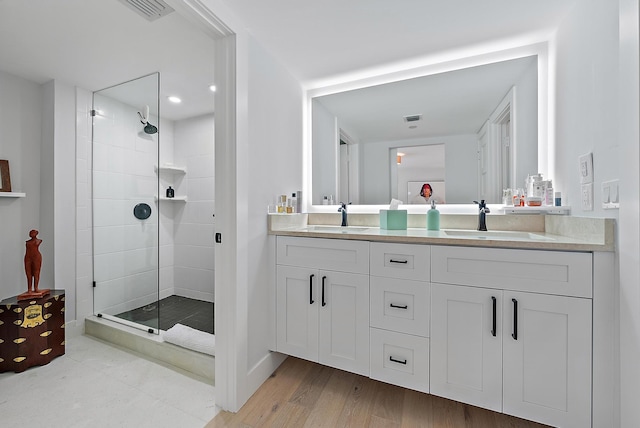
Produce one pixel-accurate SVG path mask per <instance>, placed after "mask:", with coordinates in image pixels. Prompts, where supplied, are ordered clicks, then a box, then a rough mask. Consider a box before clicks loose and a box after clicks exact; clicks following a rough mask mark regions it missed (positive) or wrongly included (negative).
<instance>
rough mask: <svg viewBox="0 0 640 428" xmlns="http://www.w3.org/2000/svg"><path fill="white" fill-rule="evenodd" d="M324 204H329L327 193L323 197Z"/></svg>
mask: <svg viewBox="0 0 640 428" xmlns="http://www.w3.org/2000/svg"><path fill="white" fill-rule="evenodd" d="M322 205H329V198H327V196H326V195H325V196H324V198H322Z"/></svg>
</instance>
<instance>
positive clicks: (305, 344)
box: [276, 265, 320, 362]
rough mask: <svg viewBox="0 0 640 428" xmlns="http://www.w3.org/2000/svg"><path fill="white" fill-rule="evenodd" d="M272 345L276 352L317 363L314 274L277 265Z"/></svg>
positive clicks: (317, 304) (316, 302)
mask: <svg viewBox="0 0 640 428" xmlns="http://www.w3.org/2000/svg"><path fill="white" fill-rule="evenodd" d="M276 276H277V280H276V281H277V282H276V326H277V328H276V331H277V333H276V346H277V350H278V352H282V353H285V354H287V355H293V356H296V357H300V358H304V359H306V360H311V361H316V362H317V361H318V306H319V304H320V302H319V301H318V298H317V295H318V289H317V288H318V287H317V284H318V280H317V278H318V272H317V271H315V270H313V269H306V268H297V267H291V266H280V265H278V266H277V273H276Z"/></svg>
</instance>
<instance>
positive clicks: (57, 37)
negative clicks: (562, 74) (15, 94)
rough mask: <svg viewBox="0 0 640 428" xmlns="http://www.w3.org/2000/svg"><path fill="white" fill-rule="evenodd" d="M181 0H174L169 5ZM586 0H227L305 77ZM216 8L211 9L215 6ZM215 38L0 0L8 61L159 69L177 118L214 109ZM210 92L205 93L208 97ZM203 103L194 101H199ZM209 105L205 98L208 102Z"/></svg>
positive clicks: (103, 7)
mask: <svg viewBox="0 0 640 428" xmlns="http://www.w3.org/2000/svg"><path fill="white" fill-rule="evenodd" d="M175 1H181V0H168V3H172V2H175ZM576 1H584V0H536V1H530V0H483V1H477V0H447V1H443V0H395V1H389V0H322V1H321V2H318V1H316V2H311V1H303V0H225V3H226V4H227V6H228V7H229V8H230V9H231V10H232V11H233V12H234V13H235V15H236V16H237V17H238V18H239V20H240V21H242V22H244V23H246V25H247V27H248V29H249V31H250V32H251V33H252V34H253V35H254V36H255V37H256V38H257V39H258V40H259V41H260V43H261V44H262V45H263V46H264V47H265V49H267V50H268V51H270V52H271V53H272V54H273V55H274V57H276V58H278V59H279V60H280V61H281V62H282V63H283V64H284V66H285V67H287V68H288V69H289V71H290V72H291V73H292V75H294V76H295V77H296V78H297V79H298V80H300V82H301V83H302V84H303V85H306V84H309V83H310V82H313V81H317V80H320V79H324V78H327V77H330V76H336V75H340V74H342V73H347V72H350V71H353V70H358V69H363V68H369V67H373V66H377V65H380V64H385V63H393V62H400V61H403V60H407V59H408V58H415V57H422V56H427V55H430V54H433V53H434V52H440V51H442V50H447V49H455V48H458V47H462V46H468V45H470V44H476V43H483V42H487V41H491V40H497V39H504V38H510V37H514V36H516V35H523V34H531V33H538V34H540V33H542V34H546V33H548V32H549V31H551V30H552V29H553V28H555V27H556V26H557V23H558V22H559V21H560V19H561V18H562V17H563V16H565V14H566V13H567V12H568V10H569V8H570V7H571V5H572V4H573V3H575V2H576ZM214 12H215V11H214ZM212 60H213V42H212V40H211V39H209V37H208V36H207V35H205V34H204V33H202V32H200V31H199V30H198V29H197V28H196V27H194V26H193V25H192V24H190V23H189V22H188V21H186V20H185V19H183V18H182V17H181V16H180V15H179V13H178V12H174V13H171V14H170V15H168V16H166V17H163V18H160V19H158V20H157V21H154V22H148V21H146V20H145V19H144V18H142V17H140V16H139V15H137V14H135V13H134V12H133V11H131V10H130V9H128V8H127V7H125V6H124V5H122V4H121V3H120V2H119V1H118V0H55V1H51V0H0V70H3V71H6V72H9V73H11V74H15V75H18V76H22V77H24V78H27V79H30V80H33V81H36V82H39V83H44V82H46V81H48V80H50V79H58V80H60V81H63V82H66V83H69V84H73V85H77V86H80V87H83V88H86V89H88V90H92V91H93V90H99V89H102V88H105V87H109V86H112V85H115V84H118V83H121V82H125V81H128V80H131V79H134V78H136V77H139V76H143V75H147V74H149V73H152V72H155V71H160V72H161V79H162V82H161V88H162V93H161V96H162V97H166V96H167V95H170V94H174V93H175V94H177V95H179V96H181V97H182V98H183V100H184V102H183V104H182V105H181V106H180V109H175V108H173V107H172V106H167V107H166V108H165V107H163V116H164V115H167V117H169V116H170V118H173V119H179V118H181V117H189V116H192V115H194V114H197V113H202V112H204V111H205V110H208V111H211V109H212V101H211V98H210V94H208V93H207V91H206V90H205V89H206V88H205V89H203V86H204V85H208V84H209V83H211V82H212V80H213V71H212V70H213V65H212ZM205 96H207V97H209V98H203V97H205ZM196 106H197V107H196ZM203 106H205V107H206V108H204V107H203Z"/></svg>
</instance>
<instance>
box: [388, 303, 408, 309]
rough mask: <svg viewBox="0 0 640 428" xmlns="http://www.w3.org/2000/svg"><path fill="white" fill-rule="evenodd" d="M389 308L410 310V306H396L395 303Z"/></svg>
mask: <svg viewBox="0 0 640 428" xmlns="http://www.w3.org/2000/svg"><path fill="white" fill-rule="evenodd" d="M389 306H391V307H392V308H396V309H408V308H409V306H408V305H404V306H401V305H394V304H393V303H390V304H389Z"/></svg>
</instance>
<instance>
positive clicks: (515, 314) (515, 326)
mask: <svg viewBox="0 0 640 428" xmlns="http://www.w3.org/2000/svg"><path fill="white" fill-rule="evenodd" d="M511 301H512V302H513V333H511V337H513V340H518V301H517V300H516V299H511Z"/></svg>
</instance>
